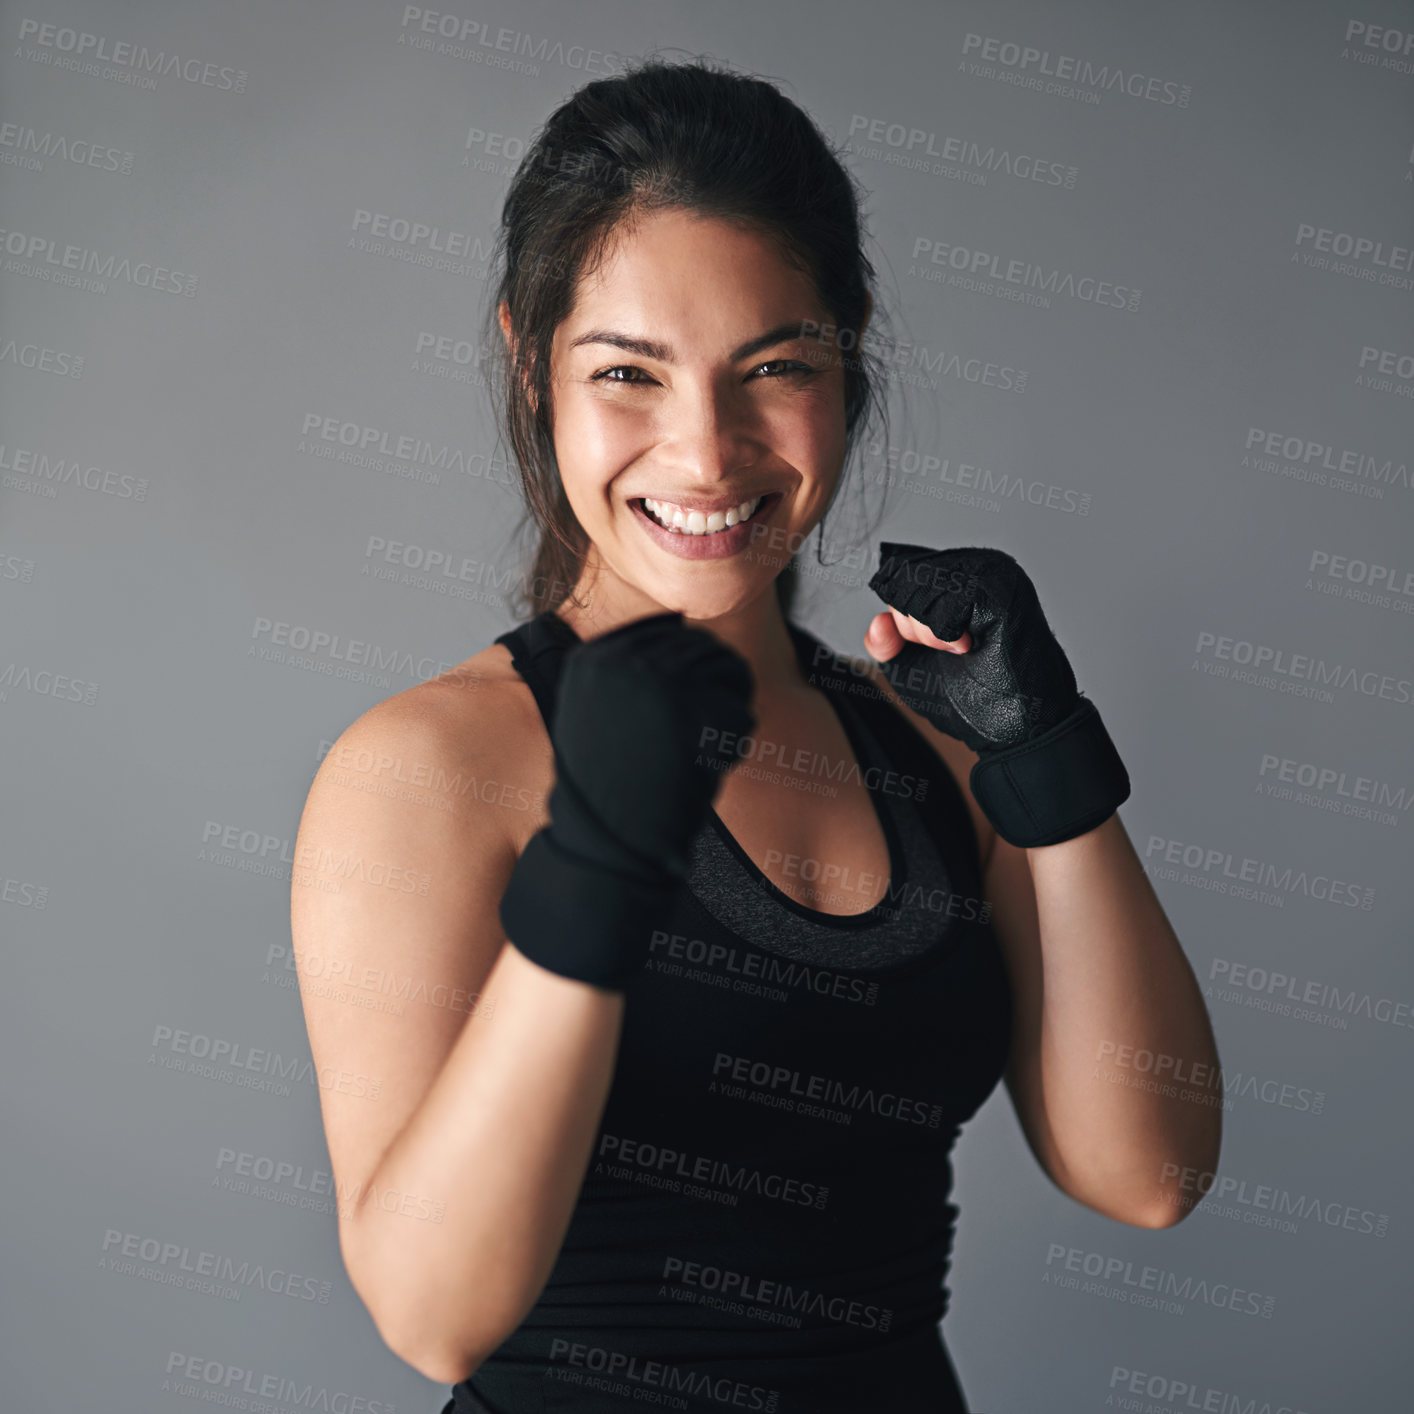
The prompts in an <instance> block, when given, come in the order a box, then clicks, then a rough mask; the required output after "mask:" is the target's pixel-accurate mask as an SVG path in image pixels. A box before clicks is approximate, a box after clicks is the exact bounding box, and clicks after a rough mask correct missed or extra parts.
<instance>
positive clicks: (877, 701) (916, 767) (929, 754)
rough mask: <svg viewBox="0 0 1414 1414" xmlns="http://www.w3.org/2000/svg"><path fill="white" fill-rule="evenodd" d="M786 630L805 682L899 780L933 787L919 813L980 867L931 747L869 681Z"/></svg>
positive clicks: (951, 782) (957, 799)
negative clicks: (862, 732)
mask: <svg viewBox="0 0 1414 1414" xmlns="http://www.w3.org/2000/svg"><path fill="white" fill-rule="evenodd" d="M790 629H791V633H792V635H793V636H794V637H795V639H796V642H797V646H798V647H799V648H800V665H801V669H802V671H803V672H804V673H805V677H806V681H808V682H809V683H810V684H811V686H812V687H816V688H818V689H819V690H820V691H822V692H828V693H829V694H830V695H831V696H832V697H833V698H834V700H835V702H836V703H837V704H839V706H840V708H841V710H842V711H844V712H845V713H846V714H848V715H850V716H852V717H853V718H854V720H856V721H860V720H862V721H863V723H864V726H865V729H866V731H867V732H868V734H869V735H870V736H871V737H872V738H873V739H874V740H875V741H876V742H878V743H879V745H880V746H881V747H882V748H883V751H884V754H885V756H886V757H887V759H888V762H889V764H890V765H891V766H892V767H893V768H894V769H895V770H896V771H898V772H899V773H900V774H901V775H913V776H915V777H916V778H917V779H919V780H921V781H927V782H929V783H930V784H932V783H934V782H936V783H937V788H936V789H930V790H929V791H928V793H927V796H926V798H925V799H923V800H921V801H920V808H921V809H922V810H923V812H924V814H925V816H927V817H928V818H929V820H930V822H931V823H932V824H933V825H934V826H935V828H936V829H940V830H941V838H944V839H949V838H950V839H961V840H962V841H965V843H966V849H967V852H968V854H969V857H970V858H971V859H973V860H974V861H976V862H977V864H978V867H979V868H980V857H981V842H980V841H979V840H978V838H977V829H976V826H975V825H974V824H973V823H972V812H971V811H970V810H969V809H968V806H967V798H966V797H965V796H964V795H963V793H962V787H961V786H960V785H959V784H958V782H957V779H956V777H955V776H954V775H953V773H952V770H951V768H950V767H949V766H948V764H947V763H946V762H945V761H943V760H942V758H941V757H940V756H939V755H938V753H937V751H936V750H935V749H934V747H933V745H932V743H930V742H929V741H928V739H927V738H926V737H925V736H924V735H923V733H922V732H920V731H919V730H918V728H917V727H916V726H915V725H914V724H913V722H912V721H910V720H909V718H908V717H906V716H905V715H904V713H903V712H902V711H901V710H900V708H899V706H898V704H897V703H895V702H894V701H892V700H891V699H890V698H888V697H886V696H885V695H884V694H883V693H882V692H881V691H880V690H879V689H878V688H877V687H875V686H874V684H873V683H872V682H870V681H869V679H868V678H865V677H862V676H858V675H856V674H855V673H854V672H853V671H851V670H850V669H849V667H847V666H846V665H847V664H848V662H849V659H848V658H846V657H842V656H841V655H839V654H837V653H836V652H835V651H834V649H832V648H830V647H828V646H827V645H826V644H824V643H822V642H821V641H820V639H818V638H816V637H815V635H814V634H812V633H811V632H809V630H808V629H803V628H801V627H800V626H799V625H797V624H791V625H790Z"/></svg>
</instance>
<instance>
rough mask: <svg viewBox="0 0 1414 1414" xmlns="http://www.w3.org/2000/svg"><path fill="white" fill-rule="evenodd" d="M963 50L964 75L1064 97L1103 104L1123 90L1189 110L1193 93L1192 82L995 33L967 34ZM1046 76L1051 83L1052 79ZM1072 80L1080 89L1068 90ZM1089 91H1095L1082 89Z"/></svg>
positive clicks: (1137, 96) (1131, 96)
mask: <svg viewBox="0 0 1414 1414" xmlns="http://www.w3.org/2000/svg"><path fill="white" fill-rule="evenodd" d="M962 53H963V56H964V57H963V60H962V63H961V65H960V68H961V69H962V72H964V73H968V74H972V75H973V76H974V77H977V78H999V79H1002V80H1003V81H1004V82H1013V83H1014V82H1018V81H1020V82H1021V84H1022V87H1025V88H1034V89H1040V90H1042V91H1044V92H1047V93H1056V94H1058V95H1059V96H1060V97H1063V98H1075V97H1081V98H1083V99H1084V101H1088V102H1091V103H1098V102H1099V101H1100V99H1101V98H1102V97H1103V96H1104V94H1106V93H1118V94H1121V95H1124V96H1126V97H1129V98H1139V99H1143V100H1146V101H1147V102H1150V103H1160V104H1165V105H1172V106H1174V107H1178V108H1187V107H1188V101H1189V99H1190V98H1191V97H1192V95H1193V89H1192V86H1191V85H1190V84H1186V83H1185V84H1180V83H1177V82H1175V81H1174V80H1172V79H1159V78H1152V77H1148V76H1146V75H1144V74H1141V73H1137V72H1135V71H1133V70H1128V69H1122V68H1120V67H1119V66H1118V65H1111V64H1096V63H1094V62H1092V61H1091V60H1089V59H1082V58H1079V57H1077V56H1075V55H1072V54H1052V53H1051V51H1050V50H1049V49H1035V48H1033V47H1032V46H1031V45H1029V44H1026V45H1022V44H1016V43H1014V42H1012V41H1011V40H1009V39H996V38H993V37H992V36H991V35H981V34H968V35H966V36H965V37H964V38H963V41H962ZM979 59H981V60H986V64H985V65H979V64H977V63H976V62H971V63H969V62H968V61H969V60H972V61H976V60H979ZM998 70H1000V71H1001V72H998ZM1046 79H1050V80H1051V82H1050V83H1046V82H1045V80H1046ZM1071 84H1073V85H1074V88H1073V89H1071V90H1070V91H1067V89H1068V86H1069V85H1071ZM1087 89H1088V90H1091V92H1090V93H1088V94H1085V93H1083V92H1082V91H1083V90H1087ZM1094 90H1099V92H1094Z"/></svg>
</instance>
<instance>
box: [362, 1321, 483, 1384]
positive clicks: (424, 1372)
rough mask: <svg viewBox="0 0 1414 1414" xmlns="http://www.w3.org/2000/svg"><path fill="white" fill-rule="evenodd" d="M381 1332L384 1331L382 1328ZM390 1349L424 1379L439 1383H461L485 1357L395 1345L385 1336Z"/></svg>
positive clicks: (475, 1369)
mask: <svg viewBox="0 0 1414 1414" xmlns="http://www.w3.org/2000/svg"><path fill="white" fill-rule="evenodd" d="M379 1334H380V1335H382V1334H383V1332H382V1331H381V1330H380V1331H379ZM383 1339H384V1342H385V1344H386V1345H387V1346H388V1349H389V1350H391V1351H392V1352H393V1354H394V1355H396V1356H397V1357H398V1359H399V1360H401V1361H403V1362H404V1363H405V1364H407V1365H411V1366H412V1368H413V1369H414V1370H416V1371H417V1372H418V1374H419V1375H421V1376H423V1378H424V1379H429V1380H431V1381H432V1382H433V1383H434V1384H439V1385H459V1384H461V1382H462V1381H463V1380H468V1379H470V1378H471V1377H472V1375H474V1374H475V1373H476V1371H477V1369H478V1367H479V1366H480V1364H481V1360H482V1358H483V1357H468V1356H467V1355H465V1354H464V1353H461V1352H448V1351H446V1350H433V1349H430V1348H429V1349H422V1348H419V1347H412V1346H407V1347H404V1346H399V1345H395V1344H394V1343H393V1342H392V1341H391V1340H389V1339H388V1337H387V1336H386V1335H384V1336H383Z"/></svg>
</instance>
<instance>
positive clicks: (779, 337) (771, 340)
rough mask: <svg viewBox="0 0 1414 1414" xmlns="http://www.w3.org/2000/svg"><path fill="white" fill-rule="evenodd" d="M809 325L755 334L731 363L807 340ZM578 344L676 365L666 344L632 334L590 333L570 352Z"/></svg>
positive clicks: (794, 323)
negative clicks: (600, 346)
mask: <svg viewBox="0 0 1414 1414" xmlns="http://www.w3.org/2000/svg"><path fill="white" fill-rule="evenodd" d="M811 323H812V321H811V320H808V319H790V320H787V321H786V322H785V323H784V324H777V325H776V327H775V328H774V329H768V330H767V331H766V332H765V333H764V334H758V335H757V336H756V337H755V338H754V339H748V340H747V341H746V342H745V343H744V344H742V345H740V346H739V347H738V348H735V349H733V350H732V353H731V361H732V362H733V363H736V362H738V361H739V360H741V359H743V358H750V357H751V355H752V354H755V353H760V352H761V351H762V350H763V349H769V348H774V347H775V345H777V344H784V343H786V342H788V341H789V340H791V339H803V338H805V337H806V335H805V333H804V330H805V329H806V328H807V327H808V326H809V325H810V324H811ZM581 344H608V345H610V346H611V347H612V348H616V349H624V350H625V351H626V352H628V353H635V354H638V355H639V357H640V358H651V359H656V360H657V361H658V362H659V363H676V362H677V357H676V355H675V354H674V353H673V350H672V348H671V347H670V346H669V345H668V344H664V343H660V342H659V341H658V340H656V339H639V338H635V337H634V336H633V335H632V334H621V333H619V332H618V331H617V330H616V329H591V330H589V331H588V333H585V334H581V335H580V336H579V337H578V338H577V339H571V340H570V348H572V349H577V348H578V347H579V346H580V345H581Z"/></svg>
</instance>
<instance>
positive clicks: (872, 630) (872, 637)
mask: <svg viewBox="0 0 1414 1414" xmlns="http://www.w3.org/2000/svg"><path fill="white" fill-rule="evenodd" d="M864 646H865V648H867V649H868V650H869V656H870V657H871V658H873V659H874V661H875V662H877V663H887V662H888V661H889V659H890V658H893V657H895V656H897V654H898V652H899V650H900V649H901V648H902V647H903V635H902V634H901V633H899V631H898V625H897V624H896V623H894V616H893V615H892V614H891V613H888V612H885V613H882V614H875V615H874V617H873V619H871V620H870V622H869V627H868V628H867V629H865V630H864Z"/></svg>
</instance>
